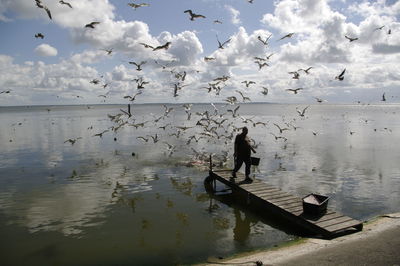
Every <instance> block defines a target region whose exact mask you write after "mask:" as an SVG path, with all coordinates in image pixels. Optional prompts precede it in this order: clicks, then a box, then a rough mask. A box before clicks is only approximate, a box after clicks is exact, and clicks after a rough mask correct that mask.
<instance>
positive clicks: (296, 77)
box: [288, 71, 300, 79]
mask: <svg viewBox="0 0 400 266" xmlns="http://www.w3.org/2000/svg"><path fill="white" fill-rule="evenodd" d="M288 73H289V74H292V75H293V77H292V79H299V78H300V74H299V72H297V71H291V72H288Z"/></svg>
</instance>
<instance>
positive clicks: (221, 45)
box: [216, 35, 231, 49]
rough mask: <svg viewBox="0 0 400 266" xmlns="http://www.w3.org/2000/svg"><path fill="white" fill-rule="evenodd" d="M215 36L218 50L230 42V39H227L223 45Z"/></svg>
mask: <svg viewBox="0 0 400 266" xmlns="http://www.w3.org/2000/svg"><path fill="white" fill-rule="evenodd" d="M216 36H217V41H218V48H219V49H224V45H225V44H227V43H229V42H230V41H231V39H228V40H226V41H224V42H223V43H221V42H220V41H219V39H218V35H216Z"/></svg>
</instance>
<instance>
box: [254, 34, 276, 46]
mask: <svg viewBox="0 0 400 266" xmlns="http://www.w3.org/2000/svg"><path fill="white" fill-rule="evenodd" d="M271 36H272V34H271V35H269V36H268V37H267V38H266V39H265V40H263V39H262V38H261V36H260V35H258V36H257V39H258V40H259V41H260V42H262V43H263V44H264V45H268V41H269V39H270V38H271Z"/></svg>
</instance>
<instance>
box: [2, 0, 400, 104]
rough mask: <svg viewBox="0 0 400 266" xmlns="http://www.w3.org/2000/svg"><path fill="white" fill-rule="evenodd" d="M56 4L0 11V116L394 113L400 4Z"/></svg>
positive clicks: (176, 0) (21, 2) (213, 0)
mask: <svg viewBox="0 0 400 266" xmlns="http://www.w3.org/2000/svg"><path fill="white" fill-rule="evenodd" d="M65 2H66V3H69V4H70V5H71V7H69V5H67V4H62V3H60V2H59V1H58V0H41V5H42V6H45V7H47V8H48V10H50V13H51V17H52V19H50V18H49V16H48V14H47V12H46V10H45V9H44V8H39V7H37V5H36V2H35V0H0V32H1V35H2V39H1V41H0V69H1V71H0V106H14V105H56V104H102V103H108V104H114V103H118V104H126V103H184V102H189V103H196V102H225V101H226V100H227V99H232V97H235V99H236V100H237V102H243V101H246V102H249V100H248V99H247V98H244V97H248V98H250V100H251V102H272V103H306V104H307V103H317V100H319V102H321V104H323V103H358V102H361V103H383V101H382V100H383V98H385V100H386V101H385V103H398V102H400V70H399V69H400V68H399V62H400V23H399V17H400V1H396V0H377V1H350V0H338V1H333V0H280V1H266V0H253V1H252V2H249V1H248V0H143V1H134V2H132V1H131V2H129V1H128V0H126V1H123V0H66V1H65ZM128 3H135V4H141V3H146V4H147V5H144V6H141V7H138V8H133V7H131V6H129V5H128ZM188 9H190V10H192V12H193V13H195V14H200V15H203V16H204V17H199V18H195V19H193V20H190V16H189V14H188V13H184V11H185V10H188ZM91 22H100V23H98V24H96V25H95V26H94V28H88V27H85V25H87V24H89V23H91ZM38 33H41V34H43V35H44V38H36V37H35V35H37V34H38ZM288 34H291V36H290V37H286V38H283V39H281V38H282V37H284V36H286V35H288ZM347 37H349V38H347ZM349 39H355V40H353V41H350V40H349ZM218 41H220V43H221V44H223V43H225V42H226V43H225V44H224V45H223V46H222V48H221V47H219V45H218ZM167 43H168V44H169V45H168V46H167V47H166V49H153V48H156V47H159V46H163V45H165V44H167ZM144 44H146V45H149V46H151V47H153V48H149V47H146V46H145V45H144ZM107 50H108V51H110V50H111V52H110V53H109V52H107ZM267 57H268V58H267ZM206 58H208V59H209V60H206ZM255 58H258V59H255ZM142 61H143V62H145V63H144V64H142V65H141V66H140V68H139V69H140V70H138V69H137V67H136V66H135V65H134V64H132V63H130V62H136V63H137V64H139V63H140V62H142ZM264 63H266V64H265V65H263V64H264ZM310 67H311V68H310ZM308 68H310V69H309V70H308V71H307V72H306V71H304V70H305V69H308ZM343 70H345V72H344V74H343V75H342V76H341V77H343V79H342V80H340V79H338V77H339V76H340V74H341V73H342V72H343ZM289 72H292V73H289ZM294 72H297V73H298V76H297V77H296V74H295V73H294ZM93 81H94V82H93ZM250 81H251V82H252V83H249V82H250ZM140 84H141V85H142V87H143V88H139V89H138V85H140ZM297 89H298V90H297ZM138 93H139V94H138ZM136 94H138V95H136ZM135 95H136V97H135V98H134V100H133V98H130V97H134V96H135ZM129 96H130V97H129Z"/></svg>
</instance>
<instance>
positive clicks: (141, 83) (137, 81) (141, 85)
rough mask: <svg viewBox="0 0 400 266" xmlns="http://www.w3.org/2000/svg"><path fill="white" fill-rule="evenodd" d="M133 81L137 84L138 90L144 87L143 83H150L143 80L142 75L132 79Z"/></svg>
mask: <svg viewBox="0 0 400 266" xmlns="http://www.w3.org/2000/svg"><path fill="white" fill-rule="evenodd" d="M133 81H135V82H136V85H137V89H138V90H140V89H144V87H143V85H146V84H149V83H150V82H148V81H144V80H143V78H142V77H140V78H137V79H133Z"/></svg>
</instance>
